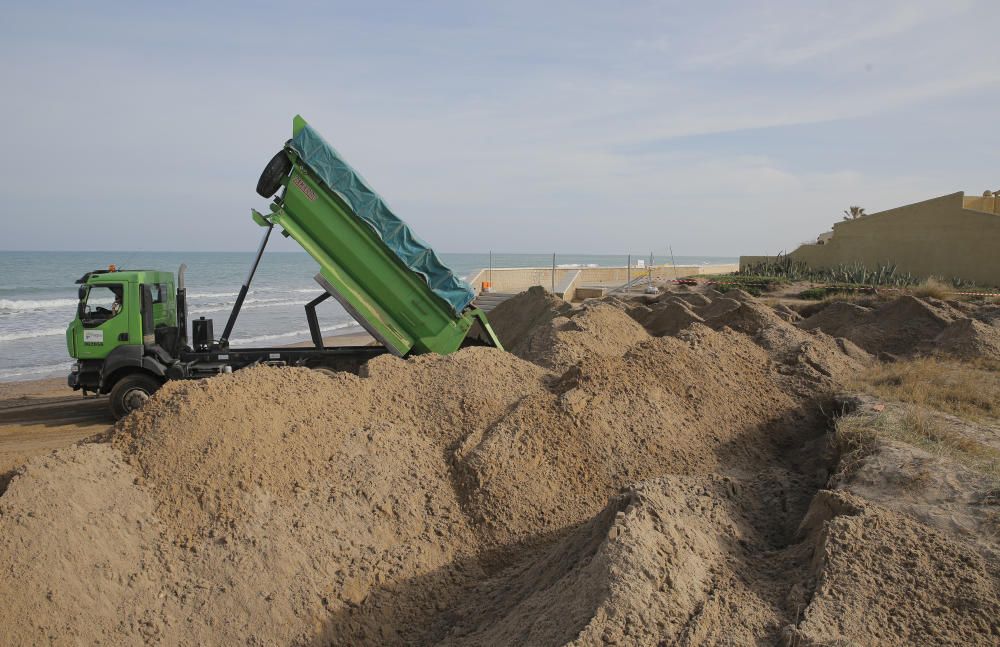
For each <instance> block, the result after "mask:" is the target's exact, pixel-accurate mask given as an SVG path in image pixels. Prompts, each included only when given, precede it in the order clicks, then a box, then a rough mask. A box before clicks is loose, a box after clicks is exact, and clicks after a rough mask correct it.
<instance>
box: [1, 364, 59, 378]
mask: <svg viewBox="0 0 1000 647" xmlns="http://www.w3.org/2000/svg"><path fill="white" fill-rule="evenodd" d="M70 366H71V364H70V363H69V362H62V363H61V364H50V365H49V366H16V367H13V368H5V369H0V380H8V379H12V378H23V377H28V376H34V377H39V376H41V375H54V374H56V373H69V368H70Z"/></svg>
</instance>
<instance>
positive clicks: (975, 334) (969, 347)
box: [934, 319, 1000, 359]
mask: <svg viewBox="0 0 1000 647" xmlns="http://www.w3.org/2000/svg"><path fill="white" fill-rule="evenodd" d="M934 346H935V348H937V350H939V351H941V352H943V353H947V354H949V355H954V356H955V357H960V358H962V359H977V358H983V357H986V358H990V359H1000V328H998V327H996V326H991V325H989V324H985V323H982V322H981V321H977V320H976V319H957V320H955V321H953V322H952V323H950V324H948V326H947V327H946V328H945V329H944V330H942V331H941V333H940V334H939V335H938V336H937V337H935V338H934Z"/></svg>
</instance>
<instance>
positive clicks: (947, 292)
mask: <svg viewBox="0 0 1000 647" xmlns="http://www.w3.org/2000/svg"><path fill="white" fill-rule="evenodd" d="M954 289H955V288H953V287H952V286H950V285H948V284H947V283H944V282H942V281H940V280H938V279H936V278H934V277H933V276H932V277H931V278H929V279H927V280H926V281H924V282H923V283H921V284H920V285H918V286H916V287H915V288H913V290H912V294H913V296H916V297H932V298H934V299H947V298H949V297H950V296H951V292H952V291H954Z"/></svg>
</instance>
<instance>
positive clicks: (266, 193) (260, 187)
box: [257, 150, 292, 198]
mask: <svg viewBox="0 0 1000 647" xmlns="http://www.w3.org/2000/svg"><path fill="white" fill-rule="evenodd" d="M291 170H292V160H290V159H288V155H286V154H285V151H283V150H282V151H280V152H279V153H278V154H277V155H275V156H274V157H272V158H271V161H270V162H268V163H267V166H265V167H264V172H263V173H261V174H260V179H259V180H257V195H259V196H260V197H262V198H270V197H271V196H272V195H274V194H275V193H277V192H278V189H280V188H281V181H282V180H283V179H285V176H286V175H288V173H289V172H291Z"/></svg>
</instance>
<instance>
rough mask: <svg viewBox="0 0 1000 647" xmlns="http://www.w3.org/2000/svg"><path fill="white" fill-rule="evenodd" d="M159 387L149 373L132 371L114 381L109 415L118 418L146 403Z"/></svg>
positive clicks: (158, 383)
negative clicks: (130, 373)
mask: <svg viewBox="0 0 1000 647" xmlns="http://www.w3.org/2000/svg"><path fill="white" fill-rule="evenodd" d="M159 388H160V382H159V381H158V380H157V379H155V378H153V377H152V376H150V375H144V374H142V373H133V374H132V375H126V376H125V377H123V378H122V379H120V380H118V382H116V383H115V385H114V387H112V389H111V395H110V396H109V404H110V405H111V415H113V416H114V417H115V420H120V419H121V418H124V417H125V416H127V415H128V414H130V413H132V412H133V411H135V410H136V409H139V408H140V407H142V405H144V404H146V401H147V400H149V398H150V397H151V396H152V395H153V394H154V393H156V390H157V389H159Z"/></svg>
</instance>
